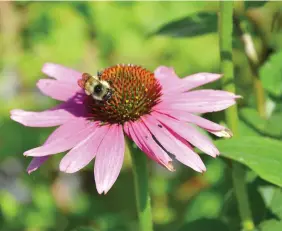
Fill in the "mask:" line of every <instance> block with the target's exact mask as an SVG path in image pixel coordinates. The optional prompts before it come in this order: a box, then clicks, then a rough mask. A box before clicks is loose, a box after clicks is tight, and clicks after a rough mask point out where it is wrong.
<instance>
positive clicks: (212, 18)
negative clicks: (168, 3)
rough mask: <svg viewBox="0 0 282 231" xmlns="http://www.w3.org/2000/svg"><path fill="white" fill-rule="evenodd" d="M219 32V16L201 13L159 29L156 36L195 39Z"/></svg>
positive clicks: (211, 13)
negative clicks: (194, 37) (195, 37)
mask: <svg viewBox="0 0 282 231" xmlns="http://www.w3.org/2000/svg"><path fill="white" fill-rule="evenodd" d="M216 31H217V15H216V13H213V12H199V13H196V14H193V15H190V16H188V17H185V18H182V19H179V20H176V21H173V22H169V23H167V24H166V25H164V26H162V27H161V28H159V29H158V30H157V31H156V32H155V33H153V34H155V35H166V36H171V37H193V36H198V35H204V34H208V33H212V32H216Z"/></svg>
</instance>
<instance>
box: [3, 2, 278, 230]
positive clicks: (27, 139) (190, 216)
mask: <svg viewBox="0 0 282 231" xmlns="http://www.w3.org/2000/svg"><path fill="white" fill-rule="evenodd" d="M218 10H219V3H218V2H80V1H78V2H12V1H7V2H0V230H1V231H39V230H40V231H47V230H48V231H55V230H56V231H61V230H62V231H63V230H86V228H85V229H79V228H78V227H81V226H82V227H92V228H94V230H99V231H127V230H136V227H137V223H136V220H137V215H136V209H135V200H134V191H133V181H132V172H131V166H130V159H129V157H128V156H126V160H125V163H124V166H123V170H122V173H121V175H120V176H119V178H118V180H117V182H116V183H115V184H114V186H113V188H112V189H111V190H110V191H109V193H108V194H107V195H106V196H104V195H98V193H97V191H96V188H95V184H94V177H93V169H92V168H93V164H90V165H89V166H88V167H87V168H85V169H83V170H82V171H80V172H78V173H75V174H64V173H60V172H59V169H58V166H59V161H60V159H61V157H62V155H63V154H58V155H56V156H54V157H53V158H50V159H49V160H48V161H47V162H46V164H44V165H43V166H42V167H41V168H40V169H39V170H37V171H36V172H34V173H32V174H31V175H30V176H29V175H28V174H27V173H26V171H25V170H26V167H27V166H28V164H29V162H30V160H31V158H26V157H24V156H23V155H22V153H23V152H24V151H26V150H28V149H31V148H33V147H37V146H39V145H41V144H42V143H43V142H44V140H45V139H46V137H48V134H50V132H51V131H52V130H53V129H49V128H41V129H40V128H28V127H24V126H22V125H20V124H18V123H16V122H14V121H11V120H10V118H9V111H10V110H11V109H14V108H22V109H25V110H43V109H47V108H49V107H50V106H52V105H55V104H56V103H57V102H55V100H52V99H50V98H48V97H45V96H43V95H42V94H41V93H40V92H39V91H38V90H37V89H36V85H35V84H36V82H37V81H38V80H39V79H40V78H42V77H43V74H42V73H41V67H42V65H43V64H44V63H45V62H54V63H59V64H62V65H65V66H69V67H71V68H74V69H77V70H79V71H81V72H89V73H96V72H97V71H98V70H100V69H103V68H105V67H108V66H110V65H115V64H118V63H133V64H138V65H142V66H144V67H146V68H148V69H150V70H152V71H153V70H154V69H155V68H156V67H157V66H159V65H167V66H173V67H174V68H175V70H176V73H177V74H178V75H179V76H181V77H184V76H187V75H189V74H192V73H196V72H216V73H219V72H220V55H219V46H218V40H219V38H218V34H217V29H218V28H217V13H218ZM281 12H282V3H281V2H263V3H259V2H257V3H256V2H255V3H250V4H244V3H243V2H236V3H235V18H234V40H233V47H234V53H233V59H234V63H235V77H236V84H237V90H238V93H239V94H241V95H243V96H244V99H243V100H241V101H240V105H239V106H240V108H241V110H240V123H239V129H240V133H243V134H249V135H256V134H258V133H260V134H262V135H264V136H269V137H274V138H275V139H280V140H281V136H282V125H281V118H282V104H281V102H282V50H281V49H282V13H281ZM244 34H249V35H251V38H252V40H251V44H253V45H254V48H255V53H256V56H257V57H252V55H253V53H252V52H251V55H250V54H248V49H247V50H246V43H249V42H250V41H249V40H244V38H246V37H244V36H243V35H244ZM254 78H256V79H258V80H259V82H258V85H260V84H262V88H261V86H258V87H257V88H256V87H255V88H253V82H254ZM206 87H207V88H208V87H212V88H220V83H219V82H218V83H213V84H210V85H209V86H206ZM258 89H262V90H263V91H264V98H263V99H261V101H259V100H260V99H256V97H255V92H256V91H257V90H258ZM258 102H260V104H261V106H262V107H263V111H265V113H263V112H262V113H259V112H257V110H255V109H256V107H257V104H258ZM264 109H265V110H264ZM258 111H259V110H258ZM206 116H207V118H209V119H212V120H213V121H216V122H222V120H223V113H214V114H212V115H206ZM279 121H280V122H279ZM270 127H271V129H269V128H270ZM213 138H214V137H213ZM203 159H204V162H205V164H206V165H207V169H208V171H207V172H206V173H205V174H203V175H201V174H197V173H195V172H193V171H192V170H191V169H189V168H186V167H184V166H181V165H179V166H177V171H176V172H175V173H170V172H167V171H166V170H165V169H162V168H160V167H158V166H156V165H154V164H153V163H150V174H151V179H150V184H151V185H150V187H151V192H152V206H153V216H154V223H155V230H157V231H158V230H162V231H168V230H171V231H174V230H178V229H179V230H182V231H186V230H189V231H194V230H195V231H205V230H216V231H221V230H231V231H232V230H234V231H235V230H239V226H240V224H239V216H238V212H237V210H236V200H235V199H234V195H233V192H232V191H231V190H230V184H231V180H230V179H231V178H230V175H229V164H228V161H226V160H225V159H223V158H217V159H216V160H215V159H212V158H209V157H205V156H203ZM248 179H249V188H250V194H251V196H250V198H251V203H252V206H254V208H255V209H254V211H255V222H256V223H259V222H260V221H261V220H262V219H263V218H265V217H266V216H268V213H269V210H270V209H269V208H268V207H267V205H266V203H265V200H264V198H265V197H264V196H265V195H266V194H263V193H261V192H262V190H259V189H260V188H261V186H262V185H266V184H267V183H266V182H264V181H263V180H261V179H259V178H257V177H256V175H255V174H254V173H253V172H251V171H250V172H249V173H248ZM271 187H272V186H271ZM281 195H282V194H281ZM280 202H281V203H282V196H280ZM277 203H278V202H277ZM281 203H280V204H281ZM279 211H280V213H279V214H280V216H281V214H282V212H281V208H280V210H279ZM270 212H272V213H273V211H270ZM227 222H229V223H231V224H233V225H232V227H231V228H230V227H228V226H227V225H226V224H227Z"/></svg>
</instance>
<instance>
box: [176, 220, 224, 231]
mask: <svg viewBox="0 0 282 231" xmlns="http://www.w3.org/2000/svg"><path fill="white" fill-rule="evenodd" d="M211 227H212V230H217V231H229V229H228V227H227V225H226V224H224V223H223V222H222V221H220V220H216V219H205V218H204V219H199V220H196V221H192V222H189V223H187V224H185V225H183V226H182V227H181V228H180V229H179V230H178V231H187V230H189V231H199V230H200V231H210V230H211Z"/></svg>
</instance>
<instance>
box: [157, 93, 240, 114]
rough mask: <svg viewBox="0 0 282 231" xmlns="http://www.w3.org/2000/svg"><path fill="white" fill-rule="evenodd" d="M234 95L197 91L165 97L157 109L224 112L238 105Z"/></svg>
mask: <svg viewBox="0 0 282 231" xmlns="http://www.w3.org/2000/svg"><path fill="white" fill-rule="evenodd" d="M239 97H240V96H236V95H234V94H233V93H230V92H225V91H219V90H197V91H190V92H187V93H183V94H180V95H174V97H171V96H169V95H164V100H163V102H161V103H159V104H158V105H156V107H155V108H156V109H160V110H165V109H170V110H183V111H187V112H192V113H206V112H215V111H221V110H224V109H226V108H228V107H230V106H232V105H233V104H235V103H236V101H235V99H236V98H239Z"/></svg>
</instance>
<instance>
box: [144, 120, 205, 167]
mask: <svg viewBox="0 0 282 231" xmlns="http://www.w3.org/2000/svg"><path fill="white" fill-rule="evenodd" d="M142 119H143V121H144V123H145V124H146V125H147V127H148V129H149V130H150V131H151V132H152V134H153V135H154V136H155V137H156V139H157V140H158V141H159V142H160V144H161V145H162V146H163V147H164V149H165V150H166V151H168V152H169V153H171V154H173V155H175V158H176V159H177V160H178V161H180V162H182V163H183V164H185V165H187V166H189V167H191V168H192V169H194V170H195V171H198V172H203V171H206V168H205V165H204V163H203V162H202V160H201V158H200V157H199V155H198V154H196V153H195V152H193V150H192V149H191V148H190V147H188V146H187V145H185V143H184V142H182V141H180V140H178V139H176V138H175V137H174V136H173V135H172V134H171V133H170V132H169V131H168V130H167V129H166V128H165V127H164V126H162V125H161V123H160V122H159V121H157V120H156V119H155V118H154V117H153V116H144V117H142ZM186 143H187V142H186Z"/></svg>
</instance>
